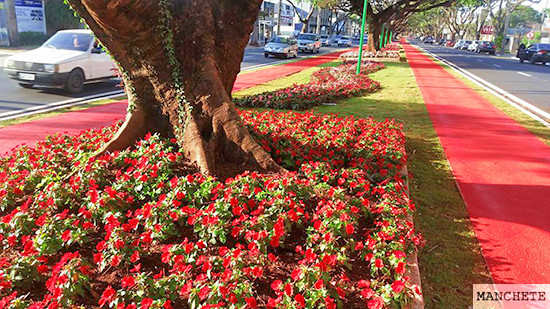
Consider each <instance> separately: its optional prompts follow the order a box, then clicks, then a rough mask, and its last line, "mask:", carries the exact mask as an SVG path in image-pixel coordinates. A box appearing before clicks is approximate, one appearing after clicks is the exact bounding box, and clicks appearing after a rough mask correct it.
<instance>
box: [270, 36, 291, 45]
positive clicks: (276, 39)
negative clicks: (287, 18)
mask: <svg viewBox="0 0 550 309" xmlns="http://www.w3.org/2000/svg"><path fill="white" fill-rule="evenodd" d="M269 43H281V44H288V38H283V37H280V36H276V37H274V38H272V39H271V40H270V41H269Z"/></svg>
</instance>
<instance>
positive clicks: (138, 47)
mask: <svg viewBox="0 0 550 309" xmlns="http://www.w3.org/2000/svg"><path fill="white" fill-rule="evenodd" d="M69 3H70V4H71V6H72V7H73V8H74V9H75V10H76V11H77V12H78V13H79V14H80V16H81V17H82V18H84V20H85V21H86V22H87V24H88V25H89V26H90V28H91V29H92V30H93V31H94V33H96V35H97V36H98V38H99V40H100V41H101V42H102V43H103V44H104V45H105V46H106V47H107V48H108V50H109V51H110V53H111V54H112V55H113V56H114V58H115V59H116V60H117V61H118V62H119V65H120V69H121V70H122V71H123V75H124V81H125V83H126V89H127V92H128V99H129V105H130V108H129V113H128V115H127V117H126V121H125V123H124V124H123V125H122V127H121V129H120V130H119V131H118V132H117V134H116V135H115V137H114V138H113V139H112V140H111V141H110V142H109V143H107V144H106V145H105V146H104V147H103V149H102V150H101V151H100V153H101V152H106V151H116V150H122V149H125V148H127V147H130V146H132V145H133V144H134V142H135V141H136V140H138V139H140V138H142V137H143V136H144V135H145V134H146V133H147V132H159V133H160V134H162V135H163V136H167V137H176V138H177V140H178V143H179V145H180V146H181V148H182V149H181V150H182V152H183V153H184V154H185V155H186V157H187V158H188V159H189V160H190V161H191V162H192V163H195V164H196V165H197V166H198V168H199V169H200V170H201V171H202V172H203V173H205V174H210V175H218V176H222V177H227V176H232V175H234V174H236V173H239V172H242V171H243V170H244V169H256V170H259V171H262V172H280V171H282V168H281V167H280V166H279V165H277V164H276V163H275V162H274V161H273V159H272V158H271V157H270V156H269V154H267V153H266V152H265V151H264V150H263V149H262V148H261V147H260V146H259V145H258V143H256V141H255V140H254V139H253V138H252V137H251V136H250V134H249V132H248V131H247V130H246V128H245V127H244V126H243V125H242V123H241V119H240V117H239V115H238V113H237V110H236V108H235V106H234V104H233V103H232V101H231V89H232V87H233V83H234V82H235V79H236V76H237V74H238V73H239V71H240V63H241V61H242V58H243V55H244V48H245V46H246V44H247V42H248V39H249V35H250V32H251V31H252V28H253V23H254V21H255V20H256V18H257V17H258V12H259V9H260V4H261V0H158V1H154V0H146V1H130V0H69Z"/></svg>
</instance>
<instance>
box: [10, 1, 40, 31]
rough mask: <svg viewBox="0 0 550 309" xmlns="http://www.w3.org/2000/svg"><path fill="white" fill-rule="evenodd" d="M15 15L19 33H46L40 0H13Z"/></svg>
mask: <svg viewBox="0 0 550 309" xmlns="http://www.w3.org/2000/svg"><path fill="white" fill-rule="evenodd" d="M15 14H16V15H17V28H18V29H19V32H26V31H33V32H42V33H46V17H45V16H44V4H43V3H42V1H41V0H15Z"/></svg>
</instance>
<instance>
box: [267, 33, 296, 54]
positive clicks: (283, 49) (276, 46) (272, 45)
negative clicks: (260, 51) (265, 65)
mask: <svg viewBox="0 0 550 309" xmlns="http://www.w3.org/2000/svg"><path fill="white" fill-rule="evenodd" d="M269 55H272V56H278V57H284V58H290V57H296V56H298V42H297V41H296V39H295V38H293V37H284V36H276V37H274V38H272V39H271V40H269V42H268V43H267V44H266V45H265V46H264V56H265V57H266V58H267V57H269Z"/></svg>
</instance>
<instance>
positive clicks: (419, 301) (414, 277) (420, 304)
mask: <svg viewBox="0 0 550 309" xmlns="http://www.w3.org/2000/svg"><path fill="white" fill-rule="evenodd" d="M400 173H401V175H403V179H404V180H405V184H404V185H405V192H406V193H407V196H408V197H409V198H410V197H411V194H410V192H409V170H408V169H407V165H405V166H404V167H403V169H402V170H401V172H400ZM408 219H409V220H410V221H411V222H414V221H413V215H412V214H409V218H408ZM407 266H408V267H407V271H406V272H405V275H407V276H409V277H411V283H412V284H414V285H416V286H418V290H419V291H420V293H419V294H416V293H415V294H414V297H413V298H412V299H411V302H410V303H407V304H405V306H404V308H405V309H424V296H423V294H422V282H421V279H420V267H419V265H418V249H415V250H414V252H413V254H411V255H409V256H407Z"/></svg>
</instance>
